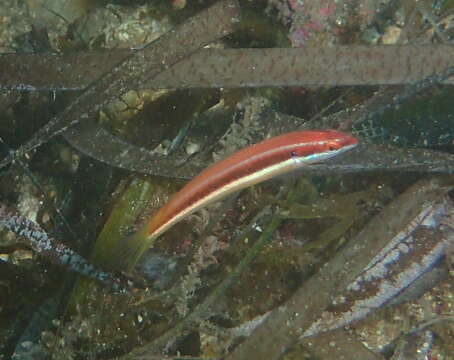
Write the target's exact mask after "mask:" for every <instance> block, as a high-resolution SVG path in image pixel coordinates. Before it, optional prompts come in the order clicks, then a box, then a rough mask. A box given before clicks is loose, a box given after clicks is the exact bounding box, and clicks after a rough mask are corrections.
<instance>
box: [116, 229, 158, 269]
mask: <svg viewBox="0 0 454 360" xmlns="http://www.w3.org/2000/svg"><path fill="white" fill-rule="evenodd" d="M147 235H148V233H147V231H146V229H141V230H139V231H137V232H135V233H134V234H132V235H130V236H127V237H125V238H124V239H123V240H121V241H119V243H118V245H117V248H116V249H115V256H116V258H117V259H118V263H119V265H120V267H121V269H123V270H126V271H131V270H133V269H134V267H135V266H136V264H137V263H138V262H139V260H140V258H141V257H142V255H143V253H144V252H145V251H147V250H148V248H150V247H151V246H152V245H153V243H154V240H155V238H153V237H148V236H147Z"/></svg>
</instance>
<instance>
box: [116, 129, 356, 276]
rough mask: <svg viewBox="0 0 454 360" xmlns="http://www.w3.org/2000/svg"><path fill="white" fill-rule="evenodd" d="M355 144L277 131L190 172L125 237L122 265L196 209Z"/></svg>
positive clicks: (330, 133)
mask: <svg viewBox="0 0 454 360" xmlns="http://www.w3.org/2000/svg"><path fill="white" fill-rule="evenodd" d="M357 144H358V139H356V138H355V137H353V136H352V135H349V134H346V133H343V132H340V131H336V130H313V131H295V132H290V133H286V134H282V135H279V136H276V137H272V138H270V139H267V140H264V141H262V142H259V143H257V144H254V145H251V146H249V147H247V148H245V149H242V150H239V151H238V152H236V153H234V154H233V155H231V156H229V157H227V158H225V159H224V160H221V161H219V162H217V163H215V164H213V165H211V166H210V167H208V168H207V169H205V170H203V171H202V172H201V173H200V174H198V175H197V176H195V177H194V178H193V179H192V180H191V181H189V182H188V183H187V184H186V185H185V186H184V187H183V188H182V189H181V190H180V191H178V192H177V193H176V194H175V195H173V196H172V197H171V198H170V200H169V201H168V202H167V203H166V204H165V205H164V206H163V207H162V208H161V209H159V210H158V211H157V212H156V214H155V215H154V216H153V217H152V218H151V219H150V220H149V221H148V222H147V223H146V224H145V225H144V226H143V227H142V228H141V229H139V230H138V231H137V232H136V233H134V234H132V235H131V236H129V237H127V238H125V240H124V241H122V242H121V244H120V247H121V250H120V251H119V252H118V253H119V254H121V256H122V257H123V261H124V262H123V265H124V266H127V267H128V270H131V268H132V267H134V265H135V264H136V263H137V261H138V260H139V259H140V257H141V255H142V254H143V253H144V252H145V251H146V250H147V249H148V248H150V247H151V246H152V245H153V243H154V242H155V240H156V239H157V238H158V237H159V236H160V235H162V234H163V233H164V232H165V231H167V230H168V229H169V228H171V227H172V226H174V225H175V224H176V223H178V222H180V221H181V220H183V219H184V218H185V217H187V216H189V215H190V214H192V213H194V212H195V211H197V210H199V209H200V208H202V207H204V206H206V205H208V204H210V203H213V202H215V201H218V200H221V199H222V198H224V197H226V196H227V195H230V194H232V193H233V192H236V191H239V190H241V189H244V188H246V187H248V186H251V185H254V184H258V183H261V182H263V181H265V180H268V179H270V178H273V177H275V176H278V175H282V174H285V173H288V172H290V171H293V170H296V169H298V168H302V167H304V166H308V165H310V164H313V163H319V162H321V161H324V160H327V159H330V158H332V157H334V156H338V155H339V154H342V153H344V152H346V151H348V150H350V149H352V148H354V147H355V146H356V145H357ZM126 264H128V265H126Z"/></svg>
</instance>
